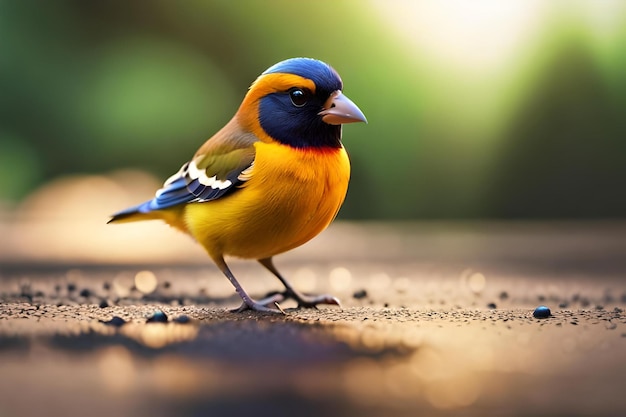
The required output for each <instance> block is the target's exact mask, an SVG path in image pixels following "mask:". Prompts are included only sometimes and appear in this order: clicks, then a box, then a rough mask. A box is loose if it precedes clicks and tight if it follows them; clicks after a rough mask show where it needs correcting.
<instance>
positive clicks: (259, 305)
mask: <svg viewBox="0 0 626 417" xmlns="http://www.w3.org/2000/svg"><path fill="white" fill-rule="evenodd" d="M216 258H217V259H215V258H214V261H215V263H216V264H217V266H218V267H219V268H220V270H221V271H222V272H223V273H224V275H226V278H228V280H229V281H230V283H231V284H233V287H235V291H237V294H239V296H240V297H241V299H242V300H243V303H242V304H241V306H240V307H239V308H237V309H235V310H232V311H233V312H242V311H245V310H254V311H263V312H269V313H283V314H284V311H283V310H282V308H280V305H278V301H282V300H283V298H284V297H282V295H280V294H276V295H274V296H272V297H268V298H265V299H264V300H262V301H261V302H258V301H254V300H253V299H252V298H251V297H250V296H249V295H248V293H246V291H245V290H244V289H243V287H242V286H241V285H240V284H239V282H238V281H237V278H235V276H234V275H233V273H232V272H231V271H230V268H229V267H228V265H226V261H224V258H223V257H219V258H218V257H216ZM268 304H274V305H275V306H276V308H270V307H267V305H268Z"/></svg>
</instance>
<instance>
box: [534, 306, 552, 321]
mask: <svg viewBox="0 0 626 417" xmlns="http://www.w3.org/2000/svg"><path fill="white" fill-rule="evenodd" d="M551 315H552V313H551V312H550V309H549V308H548V307H546V306H539V307H537V308H536V309H535V311H533V317H535V318H537V319H545V318H546V317H550V316H551Z"/></svg>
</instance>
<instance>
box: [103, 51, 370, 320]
mask: <svg viewBox="0 0 626 417" xmlns="http://www.w3.org/2000/svg"><path fill="white" fill-rule="evenodd" d="M356 122H365V123H367V119H366V117H365V115H364V114H363V112H362V111H361V110H360V109H359V107H358V106H357V105H356V104H355V103H354V102H352V101H351V100H350V99H349V98H348V97H347V96H346V95H345V94H344V93H343V81H342V79H341V77H340V76H339V74H338V73H337V71H336V70H335V69H334V68H333V67H331V66H330V65H328V64H327V63H325V62H323V61H320V60H317V59H313V58H302V57H300V58H290V59H286V60H283V61H281V62H278V63H277V64H274V65H272V66H271V67H269V68H268V69H267V70H265V71H264V72H263V73H262V74H261V75H260V76H258V77H257V78H256V80H255V81H254V82H253V83H252V84H251V86H250V88H249V89H248V91H247V93H246V94H245V96H244V98H243V101H242V102H241V105H240V106H239V108H238V110H237V111H236V113H235V115H234V116H233V117H232V119H230V121H229V122H228V123H226V125H224V127H223V128H222V129H220V130H219V131H217V133H215V134H214V135H213V136H212V137H210V138H209V139H208V140H207V141H206V142H205V143H204V144H203V145H202V146H200V148H199V149H198V150H197V152H196V153H195V154H194V155H193V157H192V158H191V159H190V160H188V161H187V162H185V163H184V164H183V165H182V167H181V168H180V169H179V170H178V172H176V173H175V174H174V175H172V176H171V177H169V178H168V179H167V180H166V181H165V183H164V184H163V186H162V187H161V188H160V189H159V190H157V191H156V194H155V196H154V198H152V199H151V200H148V201H146V202H144V203H141V204H139V205H136V206H133V207H130V208H127V209H125V210H122V211H119V212H117V213H115V214H113V215H112V216H111V218H110V219H109V221H108V223H125V222H134V221H140V220H155V219H158V220H162V221H164V222H165V223H167V224H169V225H170V226H172V227H174V228H175V229H178V230H180V231H182V232H184V233H187V234H189V235H191V237H192V238H193V239H195V241H196V242H198V243H199V244H200V245H201V246H202V247H203V248H204V249H205V251H206V252H207V254H208V255H209V257H210V258H211V259H212V260H213V262H214V263H215V265H217V267H218V268H219V269H220V270H221V271H222V273H223V274H224V275H225V276H226V278H228V280H229V281H230V282H231V284H232V285H233V287H234V289H235V291H236V293H237V294H238V295H239V296H240V297H241V299H242V304H241V306H240V307H239V308H238V309H235V310H233V311H238V312H242V311H246V310H253V311H260V312H279V313H280V312H282V313H284V311H283V309H282V308H281V306H280V304H279V303H280V302H283V301H284V300H287V299H292V300H294V301H296V302H297V304H298V308H317V305H319V304H326V305H339V300H338V299H337V298H335V297H333V296H331V295H310V294H304V293H300V292H298V291H297V290H296V289H295V288H294V287H293V286H292V285H291V284H290V283H289V282H288V281H287V280H286V279H285V277H284V276H283V275H282V274H281V273H280V272H279V271H278V269H277V268H276V266H275V265H274V261H273V257H274V256H276V255H279V254H282V253H285V252H287V251H289V250H292V249H294V248H296V247H298V246H301V245H302V244H304V243H306V242H308V241H309V240H311V239H312V238H313V237H315V236H317V235H318V234H319V233H320V232H322V231H323V230H324V229H326V228H327V227H328V226H329V225H330V223H331V222H332V221H333V220H334V219H335V217H336V216H337V213H338V211H339V209H340V207H341V205H342V204H343V202H344V199H345V196H346V192H347V189H348V182H349V179H350V160H349V157H348V154H347V152H346V150H345V148H344V146H343V143H342V125H343V124H346V123H356ZM230 257H235V258H243V259H252V260H256V261H258V262H259V263H260V264H261V265H262V266H263V267H265V268H266V269H267V270H269V271H270V272H271V273H272V274H273V275H274V276H276V278H278V279H279V280H280V282H281V283H282V284H283V286H284V287H285V290H284V291H283V292H276V293H273V294H271V295H268V296H266V297H265V298H264V299H262V300H255V299H253V298H252V297H250V295H249V294H248V293H247V292H246V291H245V290H244V288H243V287H242V286H241V284H240V283H239V281H238V280H237V279H236V278H235V275H234V274H233V273H232V271H231V269H230V268H229V266H228V265H227V263H226V261H225V258H230Z"/></svg>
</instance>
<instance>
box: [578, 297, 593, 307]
mask: <svg viewBox="0 0 626 417" xmlns="http://www.w3.org/2000/svg"><path fill="white" fill-rule="evenodd" d="M589 304H591V302H590V301H589V300H588V299H586V298H581V299H580V306H581V307H589Z"/></svg>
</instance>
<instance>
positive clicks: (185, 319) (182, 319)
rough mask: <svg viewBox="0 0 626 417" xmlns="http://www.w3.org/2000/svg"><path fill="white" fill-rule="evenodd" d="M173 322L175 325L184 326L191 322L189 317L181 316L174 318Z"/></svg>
mask: <svg viewBox="0 0 626 417" xmlns="http://www.w3.org/2000/svg"><path fill="white" fill-rule="evenodd" d="M174 321H175V322H176V323H180V324H186V323H189V322H190V321H191V319H190V318H189V316H185V315H182V316H178V317H176V318H175V319H174Z"/></svg>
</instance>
